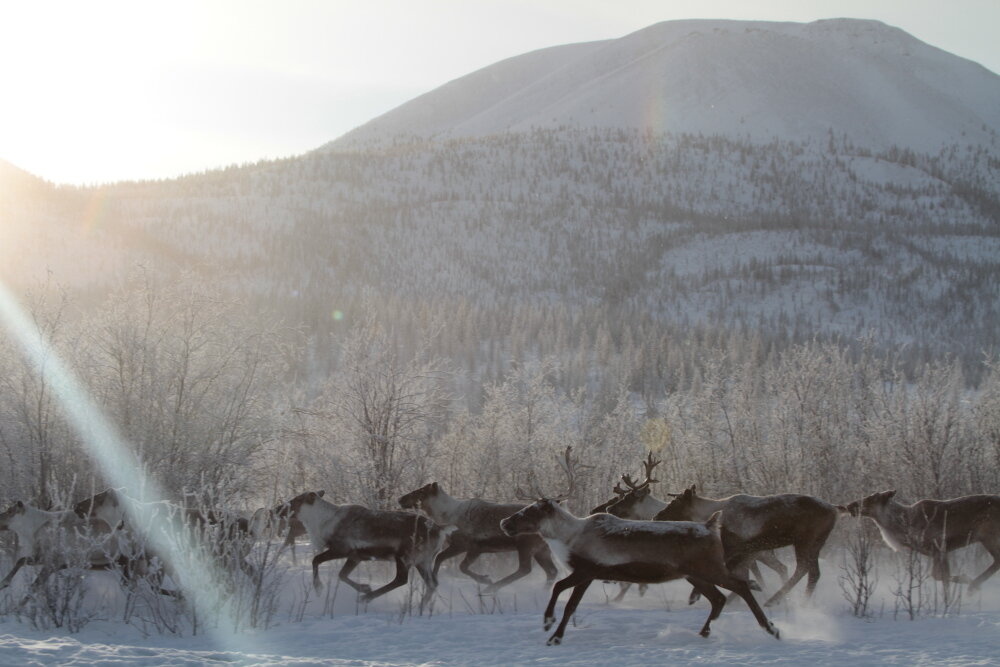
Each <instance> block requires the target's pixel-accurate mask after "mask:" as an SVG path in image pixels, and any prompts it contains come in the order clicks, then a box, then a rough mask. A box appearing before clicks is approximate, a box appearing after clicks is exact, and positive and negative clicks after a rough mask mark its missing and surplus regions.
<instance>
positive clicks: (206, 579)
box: [0, 281, 251, 652]
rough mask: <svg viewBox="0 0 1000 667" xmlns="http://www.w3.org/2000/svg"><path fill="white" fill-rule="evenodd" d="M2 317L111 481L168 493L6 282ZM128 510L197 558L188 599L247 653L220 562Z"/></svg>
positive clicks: (221, 636) (167, 552) (173, 558)
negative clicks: (219, 615)
mask: <svg viewBox="0 0 1000 667" xmlns="http://www.w3.org/2000/svg"><path fill="white" fill-rule="evenodd" d="M0 322H2V323H3V325H4V327H5V328H6V329H7V331H8V332H9V334H10V336H11V337H12V339H13V340H14V342H15V343H16V344H17V345H18V346H19V347H20V348H21V351H22V352H23V354H24V356H25V358H26V359H27V361H28V362H29V364H30V365H31V366H32V367H33V368H34V369H35V370H37V371H38V372H40V373H42V372H44V373H45V374H46V375H47V377H48V379H49V381H50V383H51V388H52V391H53V394H54V395H55V396H56V398H57V400H58V402H59V403H60V405H61V406H62V409H63V411H64V413H65V415H66V418H67V420H68V421H69V423H70V425H71V426H72V427H73V429H74V430H75V431H76V433H77V435H78V436H79V437H80V441H81V442H82V443H83V445H84V447H85V448H86V450H87V453H88V454H89V455H90V456H91V458H93V459H94V460H95V461H96V462H97V463H98V465H99V466H100V469H101V470H102V472H103V473H104V475H105V478H106V480H107V481H108V482H109V483H110V484H111V485H112V486H115V487H122V486H123V487H125V488H127V489H129V490H130V491H132V492H136V491H138V490H141V491H142V492H143V496H144V497H143V498H141V499H142V500H145V499H146V498H151V499H156V500H159V499H162V498H165V497H166V496H165V495H164V494H163V492H162V489H161V488H160V487H159V485H158V484H157V483H156V482H155V481H154V480H152V479H150V478H149V477H147V476H146V475H145V474H144V473H143V472H142V468H141V465H140V462H139V460H138V459H137V458H136V456H135V454H134V453H133V452H132V450H131V448H130V447H129V446H128V443H127V442H126V440H125V439H124V438H123V437H122V436H121V435H120V434H119V433H118V429H117V428H116V427H115V425H114V424H113V423H112V422H111V421H110V420H109V419H107V417H105V415H104V413H103V411H102V410H101V408H100V407H99V406H98V405H97V404H96V403H95V402H94V401H93V400H92V399H91V398H90V395H89V394H88V392H87V391H86V390H85V389H84V388H83V386H82V384H81V383H80V382H79V381H78V380H77V379H76V377H75V375H74V373H73V372H72V371H71V370H70V369H69V368H68V367H67V366H66V365H65V364H63V363H62V360H61V359H60V358H59V356H58V355H57V354H56V352H55V350H54V349H53V348H52V347H51V346H50V345H49V343H48V341H46V340H45V339H44V336H43V335H42V334H41V332H40V331H39V330H38V327H36V326H35V324H34V323H33V322H32V321H31V319H30V318H29V317H28V316H27V315H26V314H25V312H24V309H23V308H22V307H21V306H20V304H19V303H18V301H17V299H16V298H15V297H14V295H13V294H11V292H10V291H9V290H8V289H7V287H6V285H4V283H3V282H2V281H0ZM126 510H127V511H128V513H129V514H130V519H132V523H133V524H134V525H135V526H137V527H139V528H140V530H142V531H143V532H144V536H145V537H146V539H147V540H149V542H150V544H152V545H153V547H154V548H155V549H156V552H157V553H158V554H162V555H163V557H164V558H165V559H166V560H167V561H168V562H169V563H170V564H173V563H176V564H178V565H179V564H181V563H184V562H191V561H194V562H195V564H196V567H195V568H194V570H195V571H194V572H192V571H190V570H189V569H185V570H184V576H183V577H181V579H182V581H176V582H175V584H177V585H178V586H181V589H182V590H183V592H184V595H185V597H186V599H187V600H190V601H193V602H194V604H195V607H196V611H197V613H198V614H199V615H201V617H202V618H205V619H209V618H212V616H213V614H214V613H215V610H217V609H221V610H222V612H221V613H222V614H223V615H224V621H225V622H224V623H221V624H220V625H224V626H227V627H226V628H225V629H224V628H222V627H219V628H214V629H212V630H210V632H211V634H212V635H213V636H214V637H215V638H216V639H217V640H218V641H219V643H220V644H222V646H223V647H224V648H226V649H227V650H233V651H241V652H247V651H248V649H250V648H251V647H248V646H247V644H248V643H249V642H250V640H249V638H248V637H246V636H241V637H239V638H237V637H236V634H235V628H236V627H237V624H236V622H235V619H234V618H233V617H232V615H231V614H230V613H228V610H227V608H226V606H225V602H226V599H227V597H228V596H227V595H226V593H225V591H224V590H223V589H222V588H221V587H220V586H219V585H218V583H217V582H218V581H221V580H222V578H221V577H220V576H219V574H218V568H217V566H216V564H215V563H213V562H211V561H208V560H206V559H203V558H201V557H200V554H199V553H198V552H197V551H194V552H191V553H190V554H185V553H184V552H183V549H184V546H183V545H184V542H185V537H184V536H183V535H179V534H177V533H178V531H176V530H175V529H174V526H173V524H172V523H171V522H169V521H166V520H164V518H162V517H153V518H152V520H151V521H148V520H147V518H146V517H138V516H135V515H134V514H133V510H134V508H133V507H132V506H131V504H130V503H126ZM230 628H232V630H230Z"/></svg>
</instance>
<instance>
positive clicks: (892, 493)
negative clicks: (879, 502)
mask: <svg viewBox="0 0 1000 667" xmlns="http://www.w3.org/2000/svg"><path fill="white" fill-rule="evenodd" d="M894 495H896V490H895V489H893V490H892V491H886V492H885V493H883V494H882V497H883V498H885V499H886V500H890V499H891V498H892V497H893V496H894Z"/></svg>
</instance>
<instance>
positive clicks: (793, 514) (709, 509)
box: [655, 484, 839, 607]
mask: <svg viewBox="0 0 1000 667" xmlns="http://www.w3.org/2000/svg"><path fill="white" fill-rule="evenodd" d="M720 510H721V511H724V512H725V517H726V520H725V522H724V524H723V529H722V544H723V547H724V548H725V553H726V565H727V566H728V567H729V568H731V569H733V570H734V571H735V572H737V573H740V574H742V573H744V572H746V569H747V568H748V567H749V564H750V562H751V560H752V559H753V558H755V557H756V556H757V555H758V554H759V553H760V552H761V551H764V550H768V549H777V548H780V547H784V546H792V547H794V549H795V572H793V573H792V576H791V577H790V578H789V579H788V580H787V581H786V582H785V583H784V584H782V586H781V588H779V589H778V591H777V592H776V593H774V595H772V596H771V597H770V598H768V600H767V602H765V603H764V606H765V607H767V606H769V605H772V604H774V603H776V602H777V601H779V600H781V599H783V598H784V597H785V596H786V595H787V594H788V592H789V591H790V590H791V589H792V587H793V586H795V584H797V583H798V582H799V580H800V579H802V577H804V576H805V575H806V574H808V575H809V579H808V581H807V582H806V596H811V595H812V593H813V590H814V589H815V588H816V582H817V581H819V575H820V571H819V553H820V550H821V549H822V548H823V545H824V544H826V540H827V538H828V537H829V536H830V532H831V531H832V530H833V527H834V526H835V525H836V524H837V516H838V514H839V511H838V507H837V506H834V505H831V504H830V503H828V502H826V501H824V500H820V499H819V498H814V497H812V496H806V495H800V494H794V493H785V494H779V495H773V496H748V495H744V494H738V495H735V496H729V497H728V498H719V499H715V498H703V497H701V496H699V495H698V494H697V492H696V489H695V486H694V485H693V484H692V485H691V487H690V488H688V489H685V491H684V492H683V493H681V494H680V495H678V496H677V497H676V498H674V499H673V500H672V501H670V504H669V505H667V507H666V509H664V510H663V511H661V512H659V513H658V514H657V515H656V517H655V519H656V520H657V521H703V520H704V519H705V518H707V517H708V516H711V515H712V514H713V513H715V512H718V511H720Z"/></svg>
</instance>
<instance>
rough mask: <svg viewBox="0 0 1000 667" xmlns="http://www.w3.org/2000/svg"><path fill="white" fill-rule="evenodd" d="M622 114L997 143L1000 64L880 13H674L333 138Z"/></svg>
mask: <svg viewBox="0 0 1000 667" xmlns="http://www.w3.org/2000/svg"><path fill="white" fill-rule="evenodd" d="M567 126H568V127H579V128H588V127H590V128H593V127H598V128H600V127H614V128H628V129H638V130H651V131H654V132H671V133H694V134H697V133H701V134H706V135H708V134H712V135H716V134H721V135H726V136H732V137H750V138H751V139H753V140H755V141H764V142H766V141H770V140H771V139H774V138H778V139H782V140H800V139H807V138H824V137H826V136H827V134H828V133H829V132H830V131H831V130H832V131H833V132H835V133H836V134H837V135H841V134H843V135H846V136H847V137H848V138H849V139H850V140H851V141H853V142H854V143H856V144H858V145H860V146H865V147H868V148H872V149H877V150H881V149H887V148H889V147H891V146H900V147H907V148H910V149H914V150H921V151H937V150H938V149H940V148H941V147H942V146H943V145H948V144H953V143H972V144H984V143H985V144H992V145H994V146H995V145H996V142H997V128H1000V77H998V76H997V75H996V74H994V73H993V72H990V71H989V70H987V69H985V68H984V67H982V66H980V65H978V64H976V63H974V62H971V61H968V60H964V59H962V58H959V57H957V56H954V55H952V54H949V53H946V52H944V51H941V50H940V49H937V48H934V47H932V46H929V45H927V44H925V43H923V42H921V41H919V40H917V39H915V38H914V37H912V36H910V35H909V34H907V33H905V32H903V31H902V30H899V29H898V28H893V27H890V26H887V25H885V24H883V23H880V22H878V21H865V20H854V19H831V20H823V21H816V22H813V23H806V24H802V23H775V22H763V21H761V22H747V21H722V20H690V21H670V22H664V23H659V24H656V25H653V26H650V27H648V28H646V29H643V30H639V31H637V32H634V33H632V34H629V35H626V36H624V37H621V38H619V39H613V40H605V41H598V42H589V43H583V44H571V45H566V46H557V47H553V48H548V49H542V50H539V51H534V52H532V53H528V54H525V55H521V56H516V57H513V58H509V59H507V60H504V61H502V62H499V63H496V64H495V65H491V66H489V67H486V68H483V69H481V70H479V71H477V72H473V73H471V74H469V75H467V76H464V77H461V78H459V79H456V80H454V81H452V82H450V83H448V84H445V85H443V86H441V87H440V88H437V89H436V90H433V91H431V92H429V93H427V94H425V95H422V96H420V97H418V98H416V99H414V100H412V101H411V102H408V103H406V104H403V105H402V106H400V107H398V108H396V109H393V110H392V111H389V112H388V113H386V114H384V115H382V116H379V117H378V118H376V119H374V120H372V121H370V122H369V123H367V124H365V125H362V126H361V127H359V128H357V129H355V130H354V131H352V132H349V133H347V134H346V135H344V136H343V137H341V138H340V139H338V140H336V141H334V142H332V143H330V144H328V145H327V146H326V149H327V150H343V149H357V148H363V147H365V146H369V145H372V144H373V143H377V142H379V141H382V140H385V139H386V138H388V137H393V136H398V135H414V136H419V137H435V138H438V139H441V138H459V137H483V136H490V135H496V134H502V133H505V132H520V131H526V130H530V129H532V128H557V127H567Z"/></svg>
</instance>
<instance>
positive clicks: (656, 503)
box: [635, 495, 670, 520]
mask: <svg viewBox="0 0 1000 667" xmlns="http://www.w3.org/2000/svg"><path fill="white" fill-rule="evenodd" d="M669 504H670V503H668V502H664V501H662V500H660V499H659V498H655V497H653V496H652V495H648V496H646V497H645V498H643V499H642V502H640V503H639V504H637V505H636V507H635V510H636V514H637V515H638V516H639V517H640V518H641V519H643V520H649V519H652V518H653V517H654V516H656V515H657V514H659V513H660V512H662V511H663V510H664V509H666V507H667V505H669Z"/></svg>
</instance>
